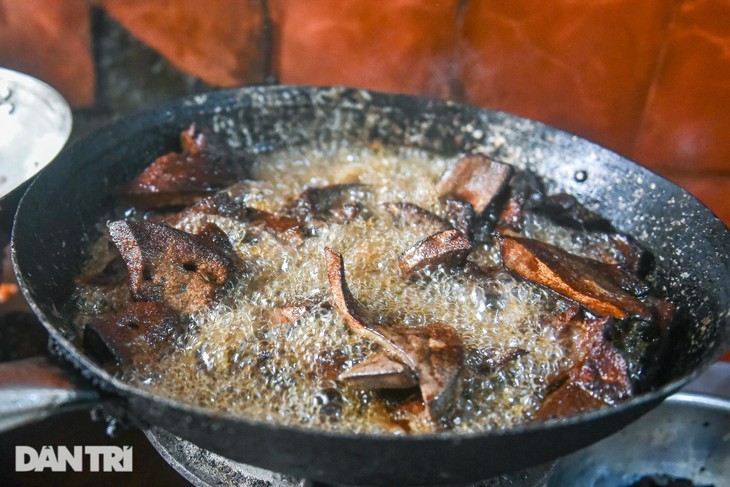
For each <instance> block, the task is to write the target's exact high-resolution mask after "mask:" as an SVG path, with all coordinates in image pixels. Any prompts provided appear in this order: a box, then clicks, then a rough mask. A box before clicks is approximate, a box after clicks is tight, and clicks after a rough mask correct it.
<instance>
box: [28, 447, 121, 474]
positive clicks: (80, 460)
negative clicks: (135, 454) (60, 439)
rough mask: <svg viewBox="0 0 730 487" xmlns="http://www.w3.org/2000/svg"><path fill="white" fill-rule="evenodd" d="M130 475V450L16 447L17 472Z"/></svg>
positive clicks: (118, 448)
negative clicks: (122, 473)
mask: <svg viewBox="0 0 730 487" xmlns="http://www.w3.org/2000/svg"><path fill="white" fill-rule="evenodd" d="M44 470H50V471H52V472H67V471H69V470H70V471H74V472H131V471H132V447H131V446H124V447H120V446H73V447H71V448H68V447H65V446H48V445H46V446H44V447H42V448H41V451H36V449H35V448H33V447H32V446H20V445H19V446H16V447H15V471H16V472H43V471H44Z"/></svg>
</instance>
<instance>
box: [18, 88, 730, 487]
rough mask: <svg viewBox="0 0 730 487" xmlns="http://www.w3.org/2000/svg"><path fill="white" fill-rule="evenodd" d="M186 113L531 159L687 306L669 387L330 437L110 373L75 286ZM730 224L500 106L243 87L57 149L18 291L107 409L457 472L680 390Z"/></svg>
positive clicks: (511, 458) (337, 465)
mask: <svg viewBox="0 0 730 487" xmlns="http://www.w3.org/2000/svg"><path fill="white" fill-rule="evenodd" d="M192 121H195V122H197V123H199V124H200V125H202V126H209V127H212V128H213V129H215V130H217V131H225V132H227V133H228V134H229V135H230V137H231V139H232V140H233V141H234V142H235V143H238V144H241V145H242V146H243V147H244V148H246V149H247V150H248V151H250V152H252V153H260V152H266V151H271V150H275V149H277V148H280V147H284V146H288V145H297V144H304V143H310V142H311V141H313V140H316V141H321V142H322V143H328V142H332V141H339V140H345V139H354V140H360V141H370V140H380V141H382V142H383V143H385V144H395V145H406V146H416V147H421V148H425V149H428V150H431V151H435V152H438V153H443V154H446V155H453V154H457V153H463V152H469V151H473V150H475V149H480V150H482V151H483V152H486V153H487V154H489V155H491V156H493V157H495V158H497V159H500V160H507V161H510V162H513V163H514V164H516V165H518V166H523V167H528V168H530V169H531V170H533V171H534V172H536V173H537V174H538V175H540V176H541V177H542V178H544V180H545V181H547V183H548V186H549V190H550V191H551V192H557V191H565V192H569V193H572V194H574V195H575V196H576V197H577V198H578V199H579V200H580V201H582V202H583V203H584V204H586V205H587V206H588V207H589V208H590V209H592V210H595V211H597V212H598V213H600V214H602V215H604V216H605V217H607V218H608V219H609V220H610V221H611V222H612V223H613V224H614V225H615V226H616V227H617V228H618V229H619V230H621V231H624V232H626V233H629V234H632V235H634V236H635V237H636V238H637V239H638V240H639V242H640V243H641V244H642V245H643V246H644V247H646V248H648V249H650V250H651V251H652V252H653V254H654V256H655V257H656V261H657V264H658V265H657V268H656V271H654V273H655V276H654V277H655V278H656V279H657V281H658V282H659V283H660V285H659V286H660V288H661V289H662V291H663V292H665V293H666V294H668V295H669V297H670V298H671V299H672V300H673V301H674V302H675V303H677V304H678V305H679V310H680V314H681V316H682V317H683V319H684V320H685V321H684V324H683V325H682V326H680V327H677V328H676V331H675V333H674V335H673V337H672V340H673V341H672V344H673V348H672V357H671V360H670V361H669V362H668V363H667V364H666V368H665V370H664V372H665V373H664V377H665V379H663V381H662V382H661V383H658V384H656V386H655V388H654V389H653V390H652V391H651V392H648V393H644V394H642V395H640V396H638V397H635V398H633V399H631V400H630V401H628V402H626V403H624V404H621V405H619V406H618V407H615V408H611V409H606V410H600V411H595V412H591V413H589V414H585V415H582V416H578V417H572V418H567V419H562V420H558V421H550V422H547V423H542V424H532V425H526V426H521V427H517V428H512V429H509V430H505V431H495V432H489V433H478V434H454V433H443V434H432V435H422V436H406V437H393V436H380V435H354V434H346V433H327V432H321V431H314V430H307V429H300V428H294V427H283V426H280V425H277V424H268V423H261V422H254V421H249V420H246V419H245V418H237V417H228V416H223V415H221V414H219V413H214V412H211V411H207V410H204V409H200V408H195V407H191V406H188V405H185V404H181V403H178V402H175V401H172V400H170V399H166V398H163V397H158V396H155V395H153V394H151V393H150V392H148V391H145V390H141V389H137V388H135V387H131V386H129V385H127V384H125V383H123V382H120V381H119V380H117V379H115V378H114V377H112V376H111V375H109V374H108V373H106V372H105V371H104V370H102V369H101V368H100V367H99V365H98V364H97V363H96V362H94V360H93V359H91V358H90V357H89V356H88V355H87V354H86V353H85V352H84V350H83V349H82V348H81V347H80V346H79V337H78V336H76V334H75V332H74V330H73V329H72V327H71V326H70V324H69V322H70V318H69V316H70V313H69V311H68V307H69V295H70V293H71V291H72V289H73V286H74V284H73V280H74V277H75V276H76V275H77V274H78V272H79V269H80V266H81V263H82V259H83V255H84V250H85V249H86V248H87V247H88V244H89V242H91V241H93V240H94V239H96V238H97V236H98V231H97V230H96V229H95V224H96V223H97V222H98V221H100V219H101V218H102V217H104V216H105V215H107V214H108V211H109V210H110V208H111V207H112V205H113V203H114V201H113V198H112V197H111V196H110V194H111V192H112V190H113V189H114V188H115V187H117V186H119V185H120V184H121V183H124V182H126V181H128V180H130V179H131V178H132V177H133V176H135V175H136V174H137V173H139V172H140V171H141V170H142V169H143V168H144V167H146V166H147V165H148V164H149V163H150V161H152V160H153V159H154V158H156V157H157V156H159V155H161V154H163V153H165V152H168V151H170V150H173V149H176V148H177V140H178V134H179V133H180V131H181V130H183V129H184V128H186V127H187V126H188V125H189V124H190V123H191V122H192ZM728 249H730V232H729V231H728V229H727V228H726V227H725V226H724V225H723V224H722V223H721V222H720V221H719V220H718V219H717V218H716V217H715V216H713V215H712V213H710V211H708V210H707V209H706V208H704V207H703V206H702V205H701V204H700V203H699V202H697V200H695V199H694V198H692V197H691V196H689V195H688V194H687V193H685V192H684V191H682V190H681V189H680V188H678V187H677V186H675V185H673V184H671V183H669V182H667V181H665V180H663V179H661V178H659V177H658V176H656V175H655V174H653V173H651V172H649V171H647V170H645V169H643V168H641V167H639V166H637V165H636V164H633V163H631V162H629V161H628V160H626V159H624V158H622V157H620V156H618V155H616V154H614V153H612V152H609V151H607V150H605V149H602V148H600V147H598V146H596V145H594V144H592V143H589V142H586V141H584V140H581V139H579V138H577V137H574V136H571V135H569V134H566V133H563V132H560V131H558V130H555V129H552V128H549V127H546V126H544V125H542V124H539V123H535V122H532V121H528V120H525V119H522V118H519V117H515V116H512V115H508V114H505V113H499V112H493V111H489V110H484V109H478V108H475V107H470V106H461V105H453V104H448V103H444V102H439V101H433V100H428V99H423V98H415V97H408V96H400V95H385V94H378V93H372V92H366V91H355V90H350V89H341V88H336V89H313V88H303V87H273V88H272V87H269V88H247V89H241V90H236V91H224V92H218V93H213V94H208V95H200V96H196V97H192V98H187V99H185V100H183V101H180V102H178V103H175V104H173V105H170V106H168V107H167V108H164V109H161V110H156V111H153V112H150V113H146V114H143V115H141V116H137V117H135V118H131V119H128V120H125V121H122V122H120V123H117V124H114V125H113V126H110V127H108V128H106V129H104V130H102V131H101V132H100V133H97V134H95V135H93V136H92V137H90V138H87V139H85V140H83V141H81V142H79V143H77V144H76V145H74V146H73V147H72V148H70V149H68V150H66V151H64V152H63V153H62V155H61V156H60V157H59V158H58V159H57V160H56V161H55V162H54V163H53V164H52V165H51V166H50V167H49V168H47V169H46V170H45V171H44V172H43V173H41V174H40V175H39V176H38V178H37V179H36V180H35V181H34V183H33V184H32V186H31V187H30V189H29V190H28V191H27V193H26V194H25V196H24V198H23V200H22V201H21V204H20V207H19V209H18V212H17V216H16V220H15V227H14V231H13V237H12V251H13V259H14V264H15V271H16V274H17V276H18V279H19V282H20V285H21V287H22V290H23V293H24V295H25V297H26V298H27V300H28V301H29V303H30V305H31V306H32V308H33V310H34V311H35V313H36V314H37V315H38V317H39V318H40V319H41V320H42V321H43V323H44V324H45V326H46V327H47V329H48V331H49V333H50V335H51V338H52V343H53V350H54V351H55V352H57V354H58V355H59V356H60V357H62V359H63V360H64V361H65V362H68V363H70V364H72V365H73V366H74V367H75V368H76V369H78V371H79V372H80V373H81V374H82V375H83V376H85V377H86V378H88V379H90V380H91V381H92V383H93V387H94V388H95V389H96V391H98V393H99V395H101V396H105V397H107V398H111V402H107V403H106V404H107V406H105V407H107V408H111V410H112V412H113V413H114V414H123V415H124V416H126V418H127V419H128V420H129V421H132V422H133V423H134V424H137V425H139V426H141V427H146V426H149V425H155V426H159V427H162V428H165V429H167V430H169V431H171V432H173V433H175V434H177V435H179V436H181V437H183V438H186V439H188V440H190V441H192V442H194V443H196V444H198V445H200V446H202V447H204V448H207V449H210V450H213V451H215V452H217V453H220V454H222V455H224V456H227V457H229V458H232V459H234V460H238V461H242V462H245V463H249V464H253V465H257V466H261V467H264V468H267V469H270V470H275V471H279V472H283V473H289V474H292V475H296V476H298V477H304V478H310V479H316V480H323V481H328V482H337V483H349V484H360V485H362V484H389V485H398V484H417V483H455V482H465V481H472V480H477V479H483V478H487V477H491V476H494V475H497V474H501V473H504V472H510V471H515V470H518V469H522V468H525V467H527V466H531V465H536V464H539V463H542V462H544V461H547V460H550V459H554V458H556V457H558V456H560V455H563V454H566V453H568V452H571V451H574V450H576V449H579V448H582V447H584V446H586V445H588V444H590V443H593V442H595V441H597V440H598V439H600V438H602V437H604V436H606V435H608V434H610V433H612V432H614V431H616V430H618V429H620V428H622V427H623V426H625V425H627V424H628V423H630V422H631V421H633V420H634V419H636V418H638V417H639V416H640V415H641V414H643V413H645V412H647V411H648V410H649V409H651V408H652V407H654V406H655V405H657V404H658V403H659V402H660V401H661V400H662V399H664V398H665V397H666V396H667V395H669V394H670V393H672V392H674V391H676V390H677V389H679V388H680V387H681V386H682V385H684V384H686V383H687V382H688V381H689V380H691V379H692V378H693V377H695V376H696V375H697V374H698V373H699V372H700V371H702V370H703V369H704V368H706V367H707V366H708V365H709V364H711V363H712V362H713V361H715V360H716V359H717V358H718V357H719V356H720V355H721V354H722V352H723V351H724V350H726V349H727V348H728V346H729V345H730V258H729V257H728Z"/></svg>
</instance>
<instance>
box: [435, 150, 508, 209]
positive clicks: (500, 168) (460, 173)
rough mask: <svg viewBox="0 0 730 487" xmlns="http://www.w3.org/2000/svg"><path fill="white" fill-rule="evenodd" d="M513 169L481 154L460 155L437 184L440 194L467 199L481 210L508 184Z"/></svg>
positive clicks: (475, 207)
mask: <svg viewBox="0 0 730 487" xmlns="http://www.w3.org/2000/svg"><path fill="white" fill-rule="evenodd" d="M513 171H514V169H513V168H512V166H510V165H509V164H504V163H502V162H497V161H493V160H491V159H488V158H487V157H485V156H482V155H480V154H474V155H469V156H466V157H463V158H462V159H461V160H460V161H459V162H458V163H457V164H456V166H454V168H453V169H451V170H450V171H447V172H446V173H445V174H444V175H443V176H442V177H441V179H440V180H439V182H438V183H437V184H436V191H437V192H438V194H439V196H442V197H446V196H451V197H454V198H458V199H460V200H463V201H466V202H467V203H469V204H471V206H472V207H473V208H474V212H475V213H476V214H477V215H479V214H481V213H482V212H483V211H484V210H485V209H486V208H487V207H488V206H489V204H490V203H491V202H492V201H493V200H494V198H496V197H497V195H499V194H500V193H501V192H502V190H503V189H504V188H505V186H506V185H507V182H508V181H509V179H510V177H511V176H512V172H513Z"/></svg>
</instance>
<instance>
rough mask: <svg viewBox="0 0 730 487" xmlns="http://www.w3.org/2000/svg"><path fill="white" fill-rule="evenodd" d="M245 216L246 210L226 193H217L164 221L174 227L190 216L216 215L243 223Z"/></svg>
mask: <svg viewBox="0 0 730 487" xmlns="http://www.w3.org/2000/svg"><path fill="white" fill-rule="evenodd" d="M247 214H248V209H247V208H246V207H245V206H242V205H241V204H239V203H238V202H236V201H234V200H233V198H231V197H230V195H229V194H228V193H227V192H226V191H219V192H217V193H215V194H212V195H210V196H206V197H205V198H203V199H201V200H200V201H198V202H197V203H195V204H194V205H193V206H190V207H188V208H185V209H184V210H182V211H180V212H178V213H175V214H173V215H170V216H168V217H167V218H165V220H164V221H165V223H167V224H168V225H175V224H177V223H178V222H179V221H180V220H182V219H183V218H185V217H188V216H191V215H217V216H224V217H228V218H233V219H234V220H237V221H245V220H246V216H247Z"/></svg>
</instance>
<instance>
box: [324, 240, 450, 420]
mask: <svg viewBox="0 0 730 487" xmlns="http://www.w3.org/2000/svg"><path fill="white" fill-rule="evenodd" d="M325 255H326V262H327V278H328V280H329V283H330V293H331V297H332V304H333V306H334V307H335V309H336V310H337V311H338V312H339V313H340V314H341V315H342V317H343V318H344V320H345V324H346V325H347V327H348V328H349V329H350V331H352V332H353V333H356V334H358V335H360V336H362V337H364V338H367V339H369V340H373V341H375V342H376V343H378V344H380V345H381V346H382V347H383V350H384V352H385V353H386V354H388V356H390V358H391V359H393V360H395V361H398V362H401V363H402V364H404V365H406V366H407V367H408V368H409V369H410V370H411V372H412V373H413V374H414V375H415V377H416V379H417V380H418V387H419V388H420V390H421V396H422V397H423V400H424V403H425V405H426V409H427V410H428V413H429V415H430V417H431V418H432V419H434V420H438V419H440V418H441V417H443V416H444V415H445V414H446V413H447V411H448V408H449V406H450V405H451V402H452V400H453V396H454V392H455V390H456V384H457V378H458V376H459V374H460V372H461V369H462V368H463V364H464V348H463V345H462V342H461V338H460V337H459V335H458V333H457V332H456V331H455V330H454V329H453V328H452V327H450V326H448V325H445V324H443V323H431V324H428V325H426V326H423V327H407V326H402V325H393V326H373V325H370V324H369V323H368V322H367V318H366V315H365V312H364V309H363V306H362V305H361V304H360V303H359V302H358V301H357V300H356V299H355V297H354V296H353V295H352V293H351V292H350V289H349V287H348V285H347V281H346V280H345V266H344V261H343V259H342V255H340V254H339V253H338V252H336V251H334V250H332V249H329V248H325Z"/></svg>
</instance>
